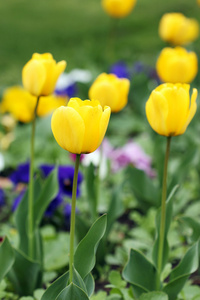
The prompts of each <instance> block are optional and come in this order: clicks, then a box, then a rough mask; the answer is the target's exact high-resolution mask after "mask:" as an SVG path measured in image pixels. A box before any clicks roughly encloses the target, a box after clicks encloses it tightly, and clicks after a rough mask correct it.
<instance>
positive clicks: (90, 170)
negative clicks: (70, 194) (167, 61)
mask: <svg viewBox="0 0 200 300" xmlns="http://www.w3.org/2000/svg"><path fill="white" fill-rule="evenodd" d="M95 179H96V177H95V166H94V165H93V164H92V163H91V164H90V165H89V166H88V167H87V172H86V176H85V180H86V191H87V200H88V203H89V209H90V213H91V216H92V220H94V219H95V216H96V213H97V195H96V189H95Z"/></svg>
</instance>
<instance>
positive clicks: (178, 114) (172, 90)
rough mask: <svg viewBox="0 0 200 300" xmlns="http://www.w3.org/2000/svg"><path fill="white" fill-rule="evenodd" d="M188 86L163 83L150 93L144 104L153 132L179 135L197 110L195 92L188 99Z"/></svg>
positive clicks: (194, 90)
mask: <svg viewBox="0 0 200 300" xmlns="http://www.w3.org/2000/svg"><path fill="white" fill-rule="evenodd" d="M189 91H190V85H189V84H172V83H164V84H161V85H159V86H158V87H157V88H156V89H155V90H153V91H152V93H151V95H150V97H149V99H148V101H147V103H146V115H147V120H148V122H149V124H150V125H151V127H152V128H153V130H155V131H156V132H157V133H158V134H160V135H164V136H176V135H181V134H183V133H184V132H185V130H186V129H187V126H188V125H189V123H190V121H191V120H192V118H193V117H194V115H195V113H196V109H197V104H196V98H197V90H196V89H193V92H192V96H191V99H190V93H189Z"/></svg>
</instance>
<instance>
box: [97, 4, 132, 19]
mask: <svg viewBox="0 0 200 300" xmlns="http://www.w3.org/2000/svg"><path fill="white" fill-rule="evenodd" d="M135 4H136V0H102V7H103V9H104V10H105V12H106V13H107V14H108V15H110V16H111V17H113V18H123V17H126V16H127V15H129V14H130V13H131V11H132V10H133V8H134V6H135Z"/></svg>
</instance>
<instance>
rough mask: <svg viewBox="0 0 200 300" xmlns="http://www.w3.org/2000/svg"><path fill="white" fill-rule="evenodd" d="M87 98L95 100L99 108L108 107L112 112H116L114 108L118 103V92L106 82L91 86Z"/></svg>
mask: <svg viewBox="0 0 200 300" xmlns="http://www.w3.org/2000/svg"><path fill="white" fill-rule="evenodd" d="M89 98H90V99H97V100H98V101H99V102H100V104H101V106H102V107H104V106H106V105H108V106H110V108H111V110H112V111H116V107H117V105H118V103H119V101H120V98H119V92H118V91H117V89H116V88H115V86H114V85H113V84H111V83H109V82H108V81H102V82H99V83H98V82H97V83H96V84H94V85H92V86H91V88H90V90H89Z"/></svg>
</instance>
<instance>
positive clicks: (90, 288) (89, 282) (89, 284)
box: [84, 273, 95, 297]
mask: <svg viewBox="0 0 200 300" xmlns="http://www.w3.org/2000/svg"><path fill="white" fill-rule="evenodd" d="M84 283H85V286H86V289H87V295H88V297H90V296H91V295H92V294H93V293H94V288H95V282H94V278H93V276H92V274H91V273H89V274H88V275H87V276H86V277H85V278H84Z"/></svg>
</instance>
